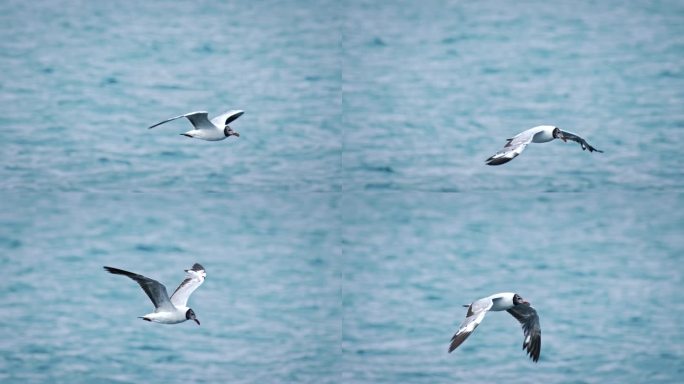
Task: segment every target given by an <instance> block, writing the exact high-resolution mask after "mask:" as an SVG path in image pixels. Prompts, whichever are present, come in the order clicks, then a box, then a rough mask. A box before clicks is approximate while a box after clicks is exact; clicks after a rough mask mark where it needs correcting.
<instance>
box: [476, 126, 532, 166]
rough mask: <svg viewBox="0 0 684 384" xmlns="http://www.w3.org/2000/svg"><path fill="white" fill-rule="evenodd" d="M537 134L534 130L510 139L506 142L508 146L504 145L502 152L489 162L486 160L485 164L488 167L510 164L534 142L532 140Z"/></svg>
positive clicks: (489, 159)
mask: <svg viewBox="0 0 684 384" xmlns="http://www.w3.org/2000/svg"><path fill="white" fill-rule="evenodd" d="M536 133H537V132H536V131H534V130H532V129H528V130H527V131H524V132H521V133H518V134H517V135H515V136H513V137H512V138H510V139H508V142H506V145H504V147H503V149H502V150H500V151H499V152H497V153H495V154H494V155H493V156H491V157H489V158H488V159H487V160H485V162H486V163H487V165H501V164H506V163H508V162H509V161H511V160H513V159H514V158H515V157H516V156H518V155H519V154H521V153H522V151H524V150H525V147H527V144H529V143H530V142H532V139H533V138H534V135H535V134H536Z"/></svg>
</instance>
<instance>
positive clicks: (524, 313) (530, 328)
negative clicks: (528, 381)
mask: <svg viewBox="0 0 684 384" xmlns="http://www.w3.org/2000/svg"><path fill="white" fill-rule="evenodd" d="M506 311H508V313H510V314H511V315H513V317H515V319H516V320H518V321H519V322H520V324H521V325H522V329H523V333H524V334H525V340H524V341H523V346H522V347H523V349H527V354H528V355H530V358H531V359H532V361H534V362H535V363H536V362H537V360H539V354H540V353H541V327H540V326H539V316H538V315H537V311H536V310H535V309H534V308H532V306H531V305H529V304H518V305H516V306H514V307H513V308H511V309H507V310H506Z"/></svg>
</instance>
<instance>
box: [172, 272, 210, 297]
mask: <svg viewBox="0 0 684 384" xmlns="http://www.w3.org/2000/svg"><path fill="white" fill-rule="evenodd" d="M185 272H186V276H185V280H183V282H182V283H181V284H180V285H179V286H178V288H176V290H175V291H174V292H173V294H172V295H171V303H172V304H173V305H175V306H176V307H185V306H187V304H188V299H189V298H190V295H191V294H192V293H193V292H195V289H197V287H199V286H200V285H202V283H204V278H205V277H206V276H207V273H206V272H205V271H204V267H203V266H201V265H199V264H197V263H195V265H193V266H192V268H191V269H186V270H185Z"/></svg>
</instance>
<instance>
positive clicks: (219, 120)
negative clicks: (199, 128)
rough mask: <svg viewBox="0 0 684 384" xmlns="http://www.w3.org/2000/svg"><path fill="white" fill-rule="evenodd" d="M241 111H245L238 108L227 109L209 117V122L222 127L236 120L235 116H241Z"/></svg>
mask: <svg viewBox="0 0 684 384" xmlns="http://www.w3.org/2000/svg"><path fill="white" fill-rule="evenodd" d="M243 113H245V112H244V111H241V110H239V109H236V110H233V111H228V112H226V113H223V114H221V115H218V116H216V117H214V118H213V119H211V123H212V124H214V125H215V126H217V127H220V128H223V127H224V126H225V125H228V124H230V123H231V122H233V121H235V120H237V118H238V117H240V116H242V114H243Z"/></svg>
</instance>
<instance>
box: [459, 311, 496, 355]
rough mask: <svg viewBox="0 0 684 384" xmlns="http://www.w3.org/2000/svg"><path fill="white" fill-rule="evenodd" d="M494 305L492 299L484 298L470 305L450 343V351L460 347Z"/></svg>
mask: <svg viewBox="0 0 684 384" xmlns="http://www.w3.org/2000/svg"><path fill="white" fill-rule="evenodd" d="M491 307H492V300H490V299H482V300H477V301H475V302H473V303H472V304H470V306H469V307H468V313H467V314H466V318H465V320H463V322H462V323H461V325H460V326H459V327H458V331H456V333H455V334H454V336H453V337H452V338H451V344H450V345H449V353H451V352H452V351H453V350H454V349H456V348H458V346H459V345H461V344H462V343H463V342H464V341H465V340H466V339H467V338H468V336H470V334H471V333H473V331H475V328H477V326H478V325H480V323H481V322H482V319H484V317H485V315H486V314H487V311H489V309H490V308H491Z"/></svg>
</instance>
